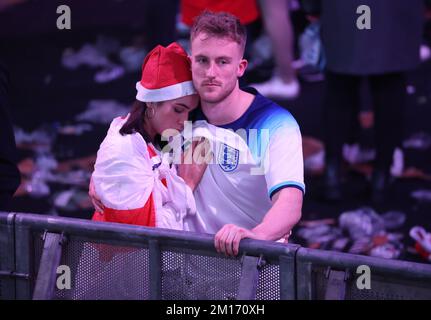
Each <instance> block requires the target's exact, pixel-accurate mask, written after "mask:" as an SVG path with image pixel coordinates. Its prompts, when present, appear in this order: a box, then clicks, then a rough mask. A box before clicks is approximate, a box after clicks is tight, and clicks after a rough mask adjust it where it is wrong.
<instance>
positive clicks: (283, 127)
mask: <svg viewBox="0 0 431 320" xmlns="http://www.w3.org/2000/svg"><path fill="white" fill-rule="evenodd" d="M193 136H194V137H195V136H205V137H206V138H208V139H209V140H210V141H211V150H212V152H213V154H214V156H213V159H212V162H211V163H210V164H209V165H208V167H207V169H206V171H205V173H204V176H203V177H202V180H201V182H200V183H199V185H198V187H197V188H196V190H195V192H194V196H195V200H196V207H197V211H198V217H199V221H197V220H196V219H193V220H192V219H190V220H186V223H185V225H186V229H188V230H191V231H197V232H206V233H216V232H217V231H218V230H220V228H221V227H222V226H223V225H225V224H228V223H233V224H235V225H238V226H241V227H244V228H247V229H251V228H254V227H255V226H256V225H257V224H259V223H260V222H261V221H262V219H263V217H264V216H265V214H266V213H267V211H268V210H269V209H270V208H271V205H272V203H271V197H272V196H273V195H274V194H275V193H277V192H278V191H279V190H281V189H283V188H286V187H294V188H298V189H300V190H302V191H303V192H305V186H304V169H303V155H302V139H301V132H300V129H299V126H298V124H297V122H296V120H295V119H294V118H293V116H292V115H291V114H290V112H289V111H287V110H285V109H284V108H282V107H280V106H278V105H277V104H275V103H274V102H272V101H271V100H269V99H267V98H265V97H263V96H262V95H260V94H256V96H255V99H254V100H253V102H252V104H251V106H250V107H249V108H248V109H247V111H246V112H245V113H244V114H243V115H242V116H241V117H240V118H239V119H238V120H236V121H234V122H232V123H230V124H228V125H224V126H218V127H216V126H213V125H211V124H209V123H208V122H207V121H206V120H200V121H196V122H195V123H194V124H193Z"/></svg>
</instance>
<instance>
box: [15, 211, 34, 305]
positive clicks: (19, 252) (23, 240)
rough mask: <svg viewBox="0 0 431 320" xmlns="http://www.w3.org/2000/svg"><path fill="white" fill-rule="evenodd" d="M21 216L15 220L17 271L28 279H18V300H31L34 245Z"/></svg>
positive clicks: (28, 229) (29, 231)
mask: <svg viewBox="0 0 431 320" xmlns="http://www.w3.org/2000/svg"><path fill="white" fill-rule="evenodd" d="M18 217H19V214H18V215H17V217H16V219H15V271H16V272H17V273H21V274H27V275H28V278H17V279H16V286H15V288H16V299H18V300H30V299H31V296H32V288H33V283H34V243H33V237H32V234H31V230H30V228H29V227H28V226H24V225H20V224H19V221H18Z"/></svg>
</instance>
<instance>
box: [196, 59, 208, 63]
mask: <svg viewBox="0 0 431 320" xmlns="http://www.w3.org/2000/svg"><path fill="white" fill-rule="evenodd" d="M197 61H198V63H205V62H206V61H207V60H206V59H205V58H198V59H197Z"/></svg>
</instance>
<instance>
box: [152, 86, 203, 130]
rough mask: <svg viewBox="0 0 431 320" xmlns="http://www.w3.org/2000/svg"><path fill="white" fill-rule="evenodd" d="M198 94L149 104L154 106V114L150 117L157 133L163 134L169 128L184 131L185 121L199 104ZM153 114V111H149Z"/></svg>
mask: <svg viewBox="0 0 431 320" xmlns="http://www.w3.org/2000/svg"><path fill="white" fill-rule="evenodd" d="M198 102H199V96H198V95H197V94H193V95H189V96H185V97H181V98H178V99H174V100H168V101H163V102H158V103H156V104H151V103H150V104H148V107H153V108H154V111H155V112H154V116H152V117H151V118H150V119H148V122H149V124H150V125H151V127H152V129H153V130H154V131H155V133H156V134H160V135H161V134H162V133H163V131H165V130H167V129H175V130H178V131H182V130H183V129H184V122H185V121H187V120H188V117H189V112H190V111H192V110H193V109H195V108H196V107H197V106H198ZM149 113H150V114H151V112H149Z"/></svg>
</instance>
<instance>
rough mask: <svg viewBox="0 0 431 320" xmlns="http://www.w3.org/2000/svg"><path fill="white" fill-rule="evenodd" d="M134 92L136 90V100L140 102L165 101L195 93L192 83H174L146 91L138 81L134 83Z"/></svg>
mask: <svg viewBox="0 0 431 320" xmlns="http://www.w3.org/2000/svg"><path fill="white" fill-rule="evenodd" d="M136 90H138V93H137V94H136V100H139V101H142V102H158V101H166V100H172V99H177V98H181V97H185V96H188V95H191V94H195V93H196V90H195V87H194V86H193V82H192V81H185V82H181V83H176V84H173V85H171V86H167V87H164V88H160V89H147V88H145V87H143V86H142V84H141V82H140V81H138V82H137V83H136Z"/></svg>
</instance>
